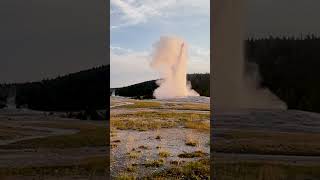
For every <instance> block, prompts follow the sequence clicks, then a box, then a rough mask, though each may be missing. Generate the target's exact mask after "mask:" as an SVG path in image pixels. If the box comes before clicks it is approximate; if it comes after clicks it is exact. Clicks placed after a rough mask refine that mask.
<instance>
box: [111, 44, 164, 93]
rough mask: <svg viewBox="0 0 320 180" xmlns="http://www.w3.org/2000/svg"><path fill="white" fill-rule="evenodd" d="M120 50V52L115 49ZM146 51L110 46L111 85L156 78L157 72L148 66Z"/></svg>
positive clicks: (118, 85)
mask: <svg viewBox="0 0 320 180" xmlns="http://www.w3.org/2000/svg"><path fill="white" fill-rule="evenodd" d="M119 50H120V51H121V53H119V52H117V51H119ZM149 64H150V58H149V54H148V52H145V51H141V52H137V51H132V50H129V49H124V48H120V47H116V48H115V47H113V48H110V67H111V68H110V81H111V82H110V84H111V87H122V86H128V85H132V84H135V83H139V82H143V81H147V80H153V79H156V78H157V77H158V76H157V73H156V72H154V71H153V70H152V69H151V68H150V67H149Z"/></svg>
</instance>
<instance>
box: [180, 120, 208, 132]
mask: <svg viewBox="0 0 320 180" xmlns="http://www.w3.org/2000/svg"><path fill="white" fill-rule="evenodd" d="M185 127H186V128H190V129H197V130H202V131H207V132H209V131H210V122H208V121H200V122H196V121H188V122H186V123H185Z"/></svg>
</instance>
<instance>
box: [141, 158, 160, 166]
mask: <svg viewBox="0 0 320 180" xmlns="http://www.w3.org/2000/svg"><path fill="white" fill-rule="evenodd" d="M164 163H165V161H164V159H158V160H151V161H148V162H147V163H145V164H144V166H145V167H161V166H163V165H164Z"/></svg>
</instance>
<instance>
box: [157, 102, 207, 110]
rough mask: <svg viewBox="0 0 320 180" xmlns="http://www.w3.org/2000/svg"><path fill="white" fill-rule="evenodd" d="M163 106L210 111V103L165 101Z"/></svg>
mask: <svg viewBox="0 0 320 180" xmlns="http://www.w3.org/2000/svg"><path fill="white" fill-rule="evenodd" d="M162 108H170V109H175V110H195V111H210V105H209V104H204V103H165V104H164V105H163V106H162Z"/></svg>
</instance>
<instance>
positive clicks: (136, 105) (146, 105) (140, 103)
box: [121, 100, 161, 109]
mask: <svg viewBox="0 0 320 180" xmlns="http://www.w3.org/2000/svg"><path fill="white" fill-rule="evenodd" d="M132 103H134V104H129V105H124V106H121V108H128V109H134V108H160V107H161V104H160V103H159V102H152V101H138V100H136V101H132Z"/></svg>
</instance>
